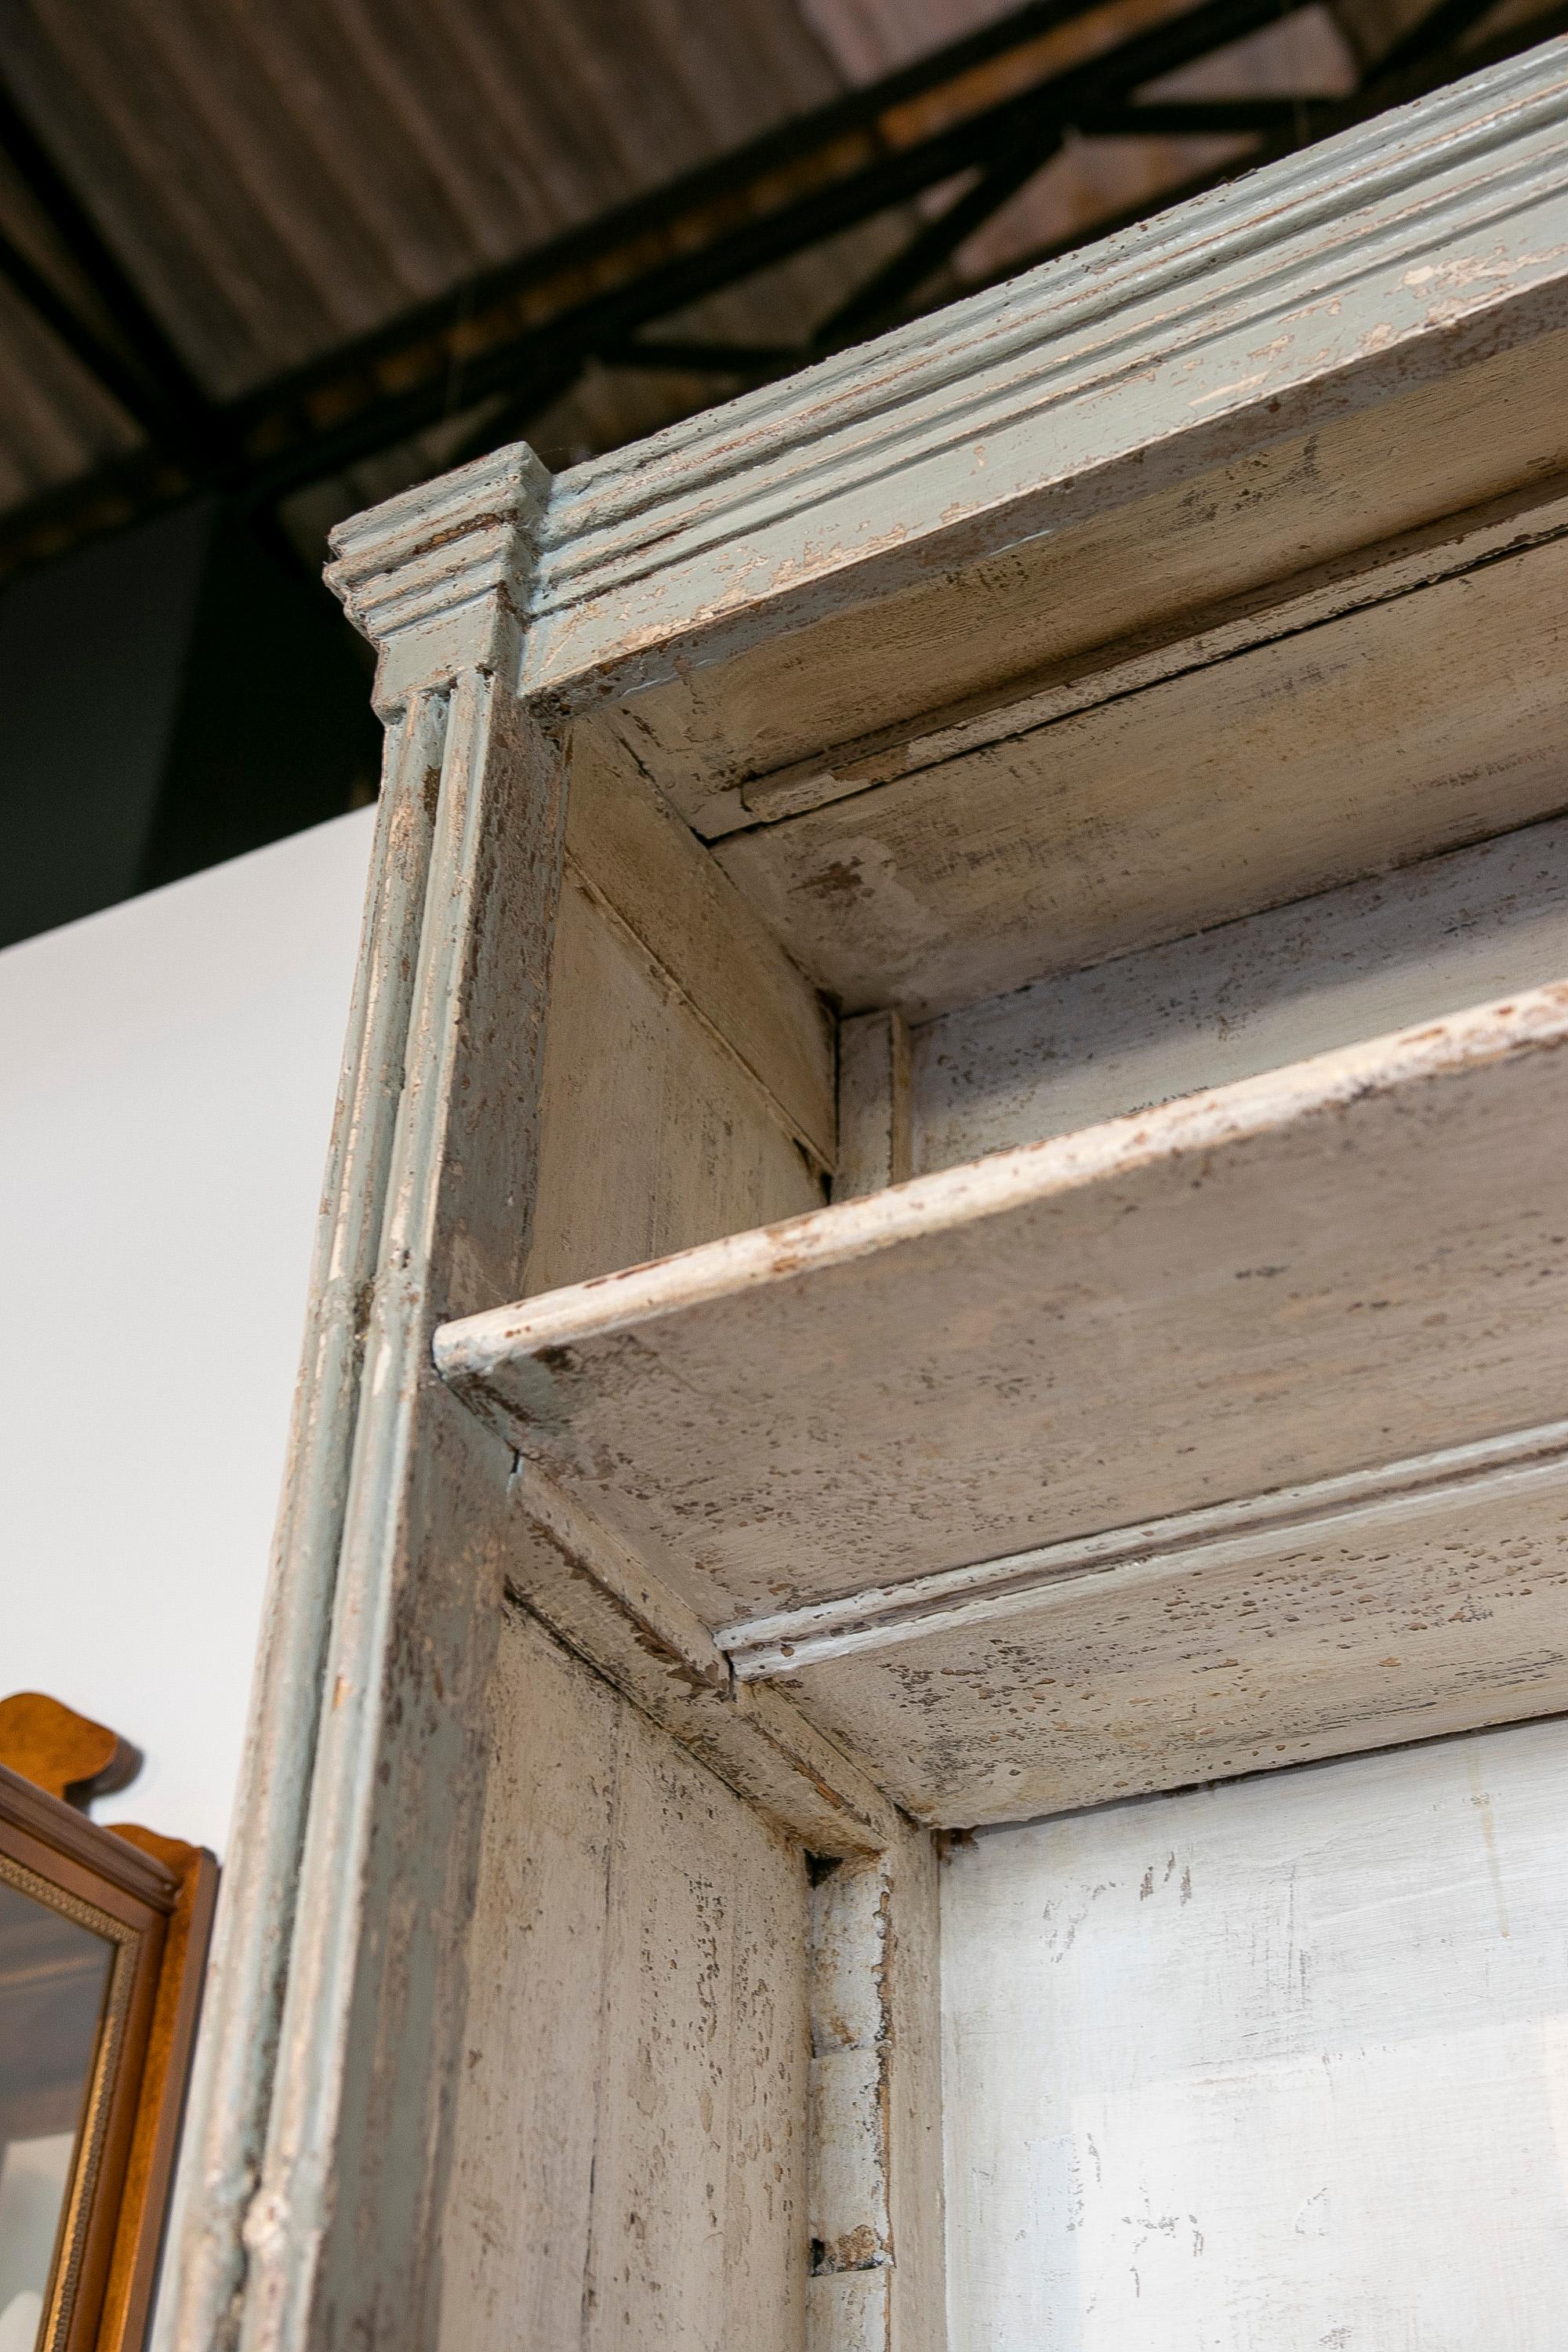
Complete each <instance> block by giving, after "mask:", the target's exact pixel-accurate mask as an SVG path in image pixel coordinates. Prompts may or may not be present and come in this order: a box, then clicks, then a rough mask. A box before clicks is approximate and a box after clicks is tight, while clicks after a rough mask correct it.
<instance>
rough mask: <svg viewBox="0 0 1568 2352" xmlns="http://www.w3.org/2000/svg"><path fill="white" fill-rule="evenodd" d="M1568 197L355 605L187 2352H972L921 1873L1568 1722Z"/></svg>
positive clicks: (1430, 224)
mask: <svg viewBox="0 0 1568 2352" xmlns="http://www.w3.org/2000/svg"><path fill="white" fill-rule="evenodd" d="M1565 124H1568V45H1564V44H1563V43H1556V44H1553V45H1550V46H1549V47H1545V48H1543V49H1540V50H1537V51H1535V52H1533V53H1532V54H1531V55H1530V56H1528V57H1526V58H1520V59H1516V60H1514V61H1513V62H1511V63H1510V64H1507V65H1504V66H1501V67H1499V68H1495V69H1493V70H1490V71H1489V72H1487V73H1486V74H1483V75H1481V76H1479V77H1477V78H1476V79H1473V80H1471V81H1469V82H1468V83H1465V84H1462V85H1460V86H1458V88H1455V89H1448V90H1445V91H1443V92H1441V93H1439V94H1438V95H1437V96H1436V97H1434V98H1430V99H1427V100H1423V101H1422V102H1421V103H1420V104H1419V105H1417V106H1415V107H1414V108H1412V109H1409V110H1406V111H1405V112H1403V113H1401V114H1398V115H1394V116H1390V117H1387V118H1385V119H1384V120H1381V121H1375V122H1373V123H1369V124H1367V125H1366V126H1364V127H1363V128H1362V129H1359V130H1356V131H1352V132H1351V133H1349V134H1347V135H1346V136H1344V137H1342V138H1340V139H1338V140H1335V141H1332V142H1329V143H1327V144H1326V145H1323V146H1320V147H1316V148H1313V149H1311V150H1310V151H1309V152H1305V153H1304V154H1302V155H1301V156H1300V157H1299V158H1296V159H1293V160H1290V161H1288V162H1285V163H1279V164H1275V165H1273V166H1270V167H1269V168H1268V170H1266V171H1263V172H1261V173H1257V174H1255V175H1253V176H1252V177H1250V178H1247V179H1245V180H1242V181H1239V182H1237V183H1236V184H1233V185H1231V186H1229V187H1226V188H1224V189H1221V190H1219V191H1217V192H1215V193H1214V194H1210V195H1208V196H1205V197H1203V198H1201V199H1199V200H1197V201H1196V202H1194V203H1193V204H1190V205H1184V206H1182V207H1180V208H1178V209H1177V210H1175V211H1173V212H1172V213H1170V214H1167V215H1164V216H1163V217H1162V218H1160V219H1158V220H1156V221H1153V222H1151V223H1147V224H1145V225H1143V226H1140V227H1139V228H1137V229H1134V230H1131V231H1129V232H1128V233H1126V234H1125V235H1124V236H1118V237H1115V238H1112V239H1111V240H1110V241H1109V242H1108V243H1107V244H1105V245H1102V246H1100V247H1094V248H1091V249H1089V250H1088V251H1087V252H1085V253H1083V254H1081V255H1078V256H1074V257H1069V258H1068V259H1066V260H1063V261H1060V262H1058V263H1055V264H1052V265H1050V266H1048V267H1047V268H1045V269H1043V270H1040V271H1038V272H1037V273H1035V274H1034V275H1032V276H1030V277H1027V278H1022V279H1020V280H1018V281H1016V283H1013V284H1010V285H1007V286H1003V287H999V288H996V289H994V290H992V291H990V292H987V293H985V294H983V295H980V296H978V297H976V298H975V299H973V300H971V301H968V302H966V303H964V304H962V305H960V306H958V307H957V308H955V309H953V310H950V311H947V312H945V313H943V314H942V315H941V316H940V317H938V318H936V319H934V320H925V321H922V322H921V323H919V324H918V325H916V326H914V327H911V328H909V329H906V330H903V331H900V332H899V333H897V334H894V335H892V336H890V337H889V338H888V339H886V340H885V341H881V342H879V343H876V344H872V345H870V346H868V348H866V349H863V350H859V351H855V352H848V353H846V354H845V355H843V356H842V357H839V358H837V359H833V360H829V361H827V362H824V363H823V364H822V365H821V366H819V367H817V368H816V369H814V370H812V371H811V372H810V373H807V374H805V375H804V376H802V377H800V378H799V379H797V380H796V381H795V382H793V383H788V384H785V385H784V386H782V387H778V388H774V389H771V390H767V391H764V392H761V393H758V394H753V395H751V396H749V397H747V398H745V399H742V400H740V401H738V402H736V403H734V404H731V406H729V407H727V408H723V409H720V410H717V411H714V412H712V413H710V414H709V415H702V416H700V417H698V418H695V419H694V420H692V421H691V422H689V423H688V424H685V425H679V426H676V427H674V428H673V429H672V430H670V431H668V432H667V433H665V434H662V435H660V436H658V437H657V438H656V439H655V440H653V441H651V442H649V443H647V444H646V445H644V446H638V447H636V448H633V449H629V450H626V451H623V452H620V453H617V454H616V455H614V456H611V457H604V458H599V459H595V460H594V461H592V462H590V463H589V464H586V465H584V466H582V467H577V468H575V469H574V470H573V471H572V472H570V473H567V474H565V475H563V477H561V478H559V479H555V480H552V479H551V478H549V477H548V476H547V475H546V474H545V473H544V471H543V469H542V467H540V466H539V464H538V463H537V461H536V460H535V459H534V458H533V457H532V456H531V453H530V452H529V451H528V450H527V449H526V448H523V447H515V448H511V449H508V450H504V451H502V452H500V453H499V454H498V455H496V456H494V457H489V458H486V459H484V460H482V461H480V462H479V464H477V465H472V466H469V467H464V468H462V469H460V470H459V471H458V472H456V473H454V474H452V475H450V476H448V477H447V478H445V479H443V480H440V481H437V482H435V483H433V484H431V485H429V486H427V487H426V488H422V489H420V490H417V491H415V492H411V493H409V494H407V495H406V496H404V497H402V498H398V499H393V500H392V501H391V502H390V503H389V504H387V505H385V506H383V507H380V508H377V509H374V510H373V511H372V512H371V513H369V514H367V515H365V516H363V517H361V518H360V519H358V520H356V521H354V522H353V523H351V524H348V525H346V526H344V527H343V528H342V530H341V531H340V532H339V533H338V534H337V541H336V544H337V548H338V560H337V562H336V564H335V566H334V568H333V571H332V573H331V578H332V581H333V584H334V585H335V587H336V588H337V590H338V593H340V594H341V595H342V598H343V601H344V603H345V604H346V605H347V607H348V610H349V612H350V614H352V616H353V619H354V621H355V622H356V624H357V625H359V626H360V627H361V628H362V629H363V631H364V632H365V633H366V635H369V636H370V637H371V638H372V639H373V640H374V643H375V645H376V646H377V647H378V649H379V656H380V664H379V674H378V688H377V706H378V709H380V711H381V713H382V715H383V717H384V720H385V722H386V727H387V763H386V771H385V784H384V793H383V798H382V803H381V810H380V817H379V825H378V832H377V836H376V848H375V854H374V871H373V877H372V884H371V893H370V903H369V910H368V914H367V920H366V929H365V935H364V947H363V958H362V963H361V969H360V976H359V982H358V985H357V988H356V992H355V997H354V1005H353V1017H352V1022H351V1028H350V1035H349V1042H348V1047H347V1052H346V1056H345V1062H344V1077H343V1086H342V1099H341V1102H340V1107H339V1115H338V1119H337V1125H336V1129H335V1131H334V1137H333V1142H332V1156H331V1167H330V1171H329V1177H328V1183H327V1190H326V1195H325V1206H324V1210H323V1216H322V1224H321V1244H320V1250H319V1255H318V1261H317V1272H316V1280H315V1285H314V1290H313V1295H312V1304H311V1313H310V1330H309V1336H308V1342H307V1349H306V1358H305V1367H304V1372H303V1377H302V1381H301V1386H300V1402H299V1410H298V1415H297V1420H296V1425H295V1435H294V1441H293V1453H292V1458H291V1465H290V1470H289V1482H288V1488H287V1494H286V1498H285V1505H284V1510H283V1516H282V1521H281V1526H280V1531H279V1546H278V1556H277V1568H276V1574H275V1578H274V1582H273V1587H272V1598H271V1601H270V1606H269V1613H268V1627H267V1634H266V1643H265V1649H264V1656H263V1664H262V1670H261V1675H260V1679H259V1685H258V1697H257V1701H256V1709H255V1717H254V1722H253V1727H252V1748H251V1762H250V1766H249V1771H248V1779H247V1784H246V1794H245V1798H244V1802H243V1806H242V1811H241V1817H240V1825H239V1830H238V1833H237V1840H236V1845H235V1850H234V1854H233V1858H232V1861H231V1863H230V1865H229V1870H228V1875H227V1884H226V1893H225V1896H224V1903H223V1910H222V1916H221V1918H220V1945H219V1953H218V1960H217V1967H216V1979H215V1982H214V1986H213V1990H212V1995H211V1998H210V2000H209V2004H208V2021H207V2023H206V2024H205V2026H204V2031H203V2042H202V2048H201V2052H200V2053H199V2055H198V2071H197V2078H196V2083H195V2092H194V2095H193V2112H192V2121H191V2129H190V2133H189V2138H188V2146H187V2150H186V2157H185V2164H184V2179H183V2190H182V2205H181V2214H180V2223H179V2227H180V2232H181V2234H180V2236H179V2238H178V2240H177V2242H176V2249H175V2257H174V2264H173V2267H172V2273H171V2282H170V2285H169V2288H168V2291H167V2292H166V2294H165V2298H164V2310H163V2337H162V2342H163V2346H164V2347H166V2352H173V2347H179V2352H198V2347H202V2352H205V2347H208V2346H209V2345H216V2344H235V2345H237V2346H240V2347H244V2348H245V2352H262V2347H266V2352H284V2347H288V2348H289V2352H304V2347H307V2346H310V2347H329V2346H331V2347H337V2346H343V2347H347V2346H349V2345H351V2344H353V2345H361V2344H374V2345H375V2346H376V2347H377V2352H391V2347H403V2346H406V2347H420V2352H426V2348H427V2347H431V2346H433V2345H437V2344H439V2345H441V2346H442V2347H462V2352H478V2347H485V2346H491V2345H494V2346H498V2347H499V2346H502V2345H507V2346H510V2345H514V2344H515V2345H527V2346H529V2347H533V2346H539V2347H550V2352H556V2347H566V2346H568V2345H571V2346H577V2345H582V2346H584V2347H608V2346H611V2345H615V2346H617V2347H618V2346H626V2347H630V2346H634V2345H635V2346H637V2347H639V2352H642V2347H655V2346H668V2347H682V2352H687V2347H690V2352H697V2347H701V2352H710V2347H712V2352H718V2347H732V2346H741V2345H744V2346H746V2347H754V2352H798V2347H803V2346H805V2344H806V2343H807V2342H809V2344H810V2345H811V2347H813V2352H869V2347H878V2352H885V2348H886V2347H898V2352H938V2347H941V2346H942V2345H943V2343H944V2341H945V2328H944V2320H943V2299H942V2243H943V2239H942V2162H941V2131H940V2124H941V2110H942V2091H941V2079H940V2046H939V2042H940V2037H939V2032H938V1984H937V1965H936V1938H935V1929H936V1920H937V1913H938V1906H939V1877H940V1871H939V1846H940V1843H941V1840H942V1837H943V1836H944V1835H946V1834H947V1833H949V1832H953V1831H958V1830H963V1829H966V1828H969V1827H972V1826H973V1825H975V1824H977V1823H983V1822H1006V1821H1013V1820H1020V1819H1024V1818H1026V1817H1029V1816H1032V1815H1037V1814H1039V1813H1041V1812H1054V1811H1061V1810H1063V1809H1066V1808H1070V1807H1075V1806H1082V1805H1086V1804H1093V1803H1098V1802H1100V1801H1104V1800H1105V1799H1107V1798H1110V1797H1125V1796H1130V1795H1135V1794H1137V1793H1139V1792H1142V1791H1148V1790H1163V1789H1172V1788H1176V1787H1180V1786H1182V1785H1184V1784H1186V1783H1191V1782H1193V1781H1195V1780H1205V1779H1213V1778H1219V1777H1224V1776H1226V1775H1233V1774H1239V1773H1244V1772H1250V1771H1254V1770H1257V1769H1259V1768H1260V1767H1267V1766H1274V1765H1288V1764H1291V1763H1297V1762H1300V1761H1302V1760H1303V1759H1321V1758H1325V1757H1331V1756H1343V1755H1350V1754H1353V1753H1356V1752H1359V1751H1364V1750H1369V1749H1375V1748H1380V1747H1384V1746H1386V1745H1389V1744H1392V1743H1399V1742H1404V1741H1408V1740H1411V1739H1413V1738H1419V1737H1425V1736H1429V1735H1431V1734H1433V1733H1436V1732H1446V1731H1456V1730H1460V1729H1465V1728H1468V1727H1478V1726H1481V1725H1487V1724H1496V1723H1502V1722H1507V1721H1511V1720H1517V1719H1520V1718H1523V1717H1532V1716H1541V1715H1544V1714H1548V1713H1550V1712H1552V1711H1553V1710H1557V1709H1561V1708H1563V1707H1564V1706H1568V1664H1564V1662H1563V1645H1562V1643H1561V1641H1560V1638H1559V1632H1560V1626H1561V1618H1562V1609H1563V1584H1564V1576H1565V1569H1564V1563H1565V1559H1568V1555H1565V1553H1564V1549H1563V1538H1564V1532H1565V1524H1568V1423H1565V1422H1564V1421H1563V1413H1564V1412H1565V1411H1568V1402H1565V1399H1568V1382H1565V1381H1564V1377H1563V1375H1564V1373H1565V1372H1568V1337H1565V1334H1568V1320H1565V1318H1564V1306H1565V1300H1564V1286H1565V1282H1564V1277H1565V1268H1568V1256H1565V1255H1564V1252H1565V1248H1568V1244H1565V1242H1564V1237H1563V1214H1564V1209H1565V1200H1564V1193H1563V1178H1562V1170H1563V1139H1564V1136H1565V1134H1568V1054H1565V1053H1564V1050H1563V1048H1564V1045H1565V1042H1568V603H1565V598H1564V588H1565V585H1568V137H1565ZM207 1339H208V1343H209V1344H212V1345H221V1344H222V1335H221V1334H218V1333H213V1334H209V1335H207Z"/></svg>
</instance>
